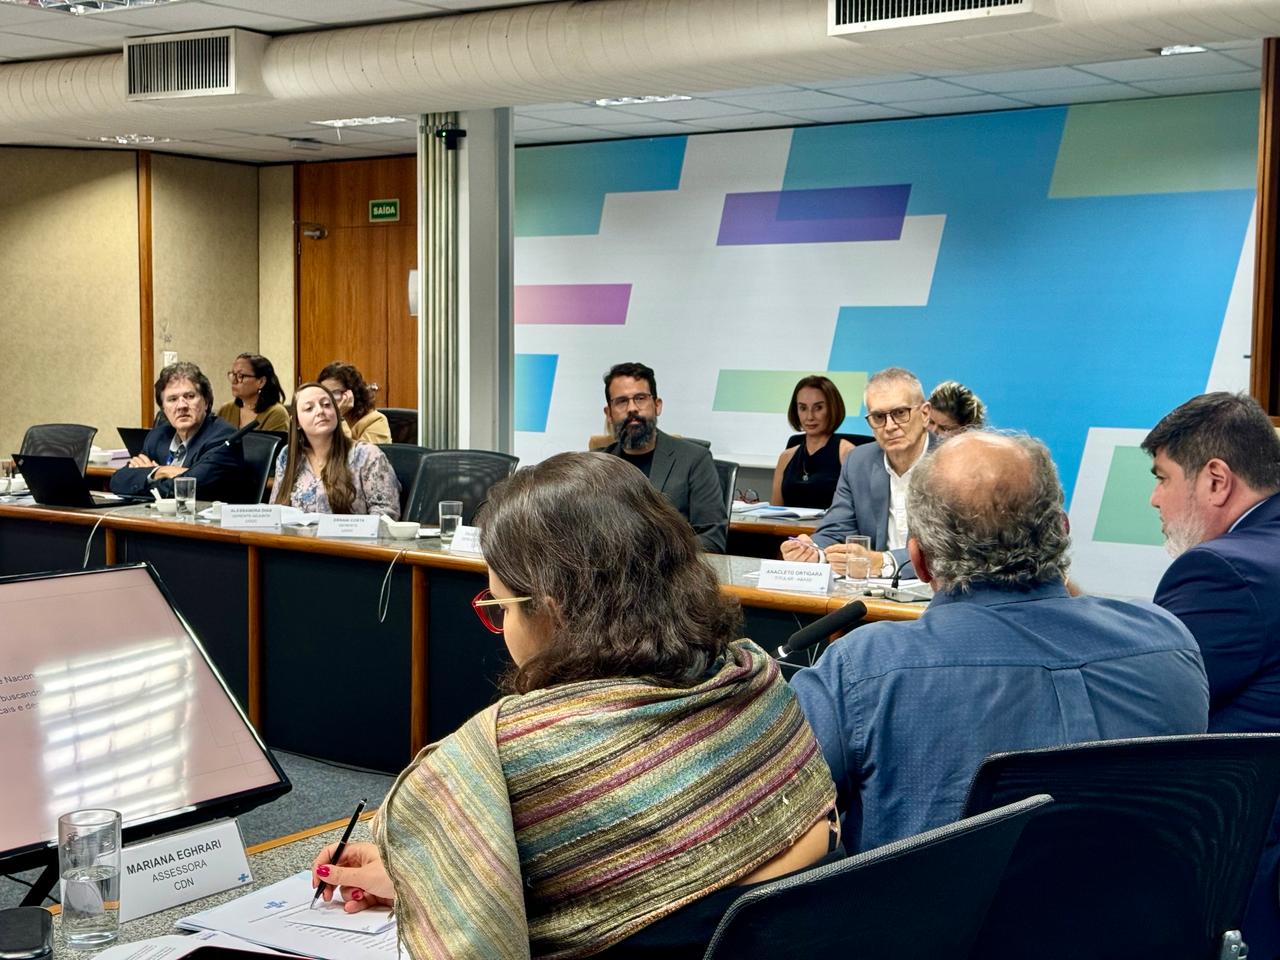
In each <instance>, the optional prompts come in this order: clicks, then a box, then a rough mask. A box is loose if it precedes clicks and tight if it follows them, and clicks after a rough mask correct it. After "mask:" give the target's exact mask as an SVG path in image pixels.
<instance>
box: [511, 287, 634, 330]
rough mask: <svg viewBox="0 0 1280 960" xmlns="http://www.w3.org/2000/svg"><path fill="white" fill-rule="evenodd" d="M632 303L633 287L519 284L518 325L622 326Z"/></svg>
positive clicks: (516, 303)
mask: <svg viewBox="0 0 1280 960" xmlns="http://www.w3.org/2000/svg"><path fill="white" fill-rule="evenodd" d="M630 303H631V284H629V283H540V284H517V285H516V296H515V321H516V323H554V324H589V325H604V326H621V325H622V324H624V323H626V322H627V307H628V306H629V305H630Z"/></svg>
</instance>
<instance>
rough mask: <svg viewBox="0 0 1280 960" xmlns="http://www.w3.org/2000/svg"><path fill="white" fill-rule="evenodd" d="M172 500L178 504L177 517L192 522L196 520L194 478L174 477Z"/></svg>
mask: <svg viewBox="0 0 1280 960" xmlns="http://www.w3.org/2000/svg"><path fill="white" fill-rule="evenodd" d="M173 499H174V500H176V501H177V502H178V516H179V518H185V519H190V520H194V519H195V518H196V478H195V477H174V478H173Z"/></svg>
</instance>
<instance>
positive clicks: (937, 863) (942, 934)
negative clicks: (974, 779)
mask: <svg viewBox="0 0 1280 960" xmlns="http://www.w3.org/2000/svg"><path fill="white" fill-rule="evenodd" d="M1050 804H1051V798H1050V797H1047V796H1041V797H1033V798H1030V799H1027V800H1023V801H1021V802H1019V803H1014V804H1010V805H1009V806H1007V807H1003V808H1001V809H999V810H992V811H990V812H989V813H984V814H981V815H980V816H976V817H971V818H969V819H967V820H961V821H960V822H958V823H953V824H949V825H948V826H945V827H939V828H938V829H936V830H930V831H928V832H927V833H922V834H919V835H918V836H914V837H908V838H907V839H906V840H899V841H897V842H895V843H890V844H888V845H886V846H883V847H877V848H876V849H875V850H868V851H866V852H865V853H860V854H858V855H857V856H853V857H848V858H847V859H844V860H841V861H839V862H837V863H832V864H827V865H825V866H821V867H815V868H813V869H812V870H806V871H804V872H803V873H798V874H793V875H792V876H789V877H784V878H783V879H781V880H775V881H774V882H773V883H767V884H763V885H761V886H759V887H756V888H755V889H754V890H751V891H749V892H748V893H744V894H743V895H742V896H741V897H739V898H738V899H737V900H735V901H734V902H733V903H732V904H731V905H730V906H729V909H728V910H727V911H725V915H724V917H723V918H722V919H721V920H720V925H719V926H718V927H717V928H716V932H715V935H714V936H713V937H712V938H711V944H710V946H708V947H707V952H706V955H705V956H704V958H703V960H729V958H733V960H739V958H742V957H814V958H830V960H835V958H837V957H850V958H864V957H865V958H868V960H869V958H879V957H919V958H921V960H924V958H931V960H944V958H945V960H963V958H965V957H968V956H969V949H970V947H971V945H972V943H973V938H974V937H975V936H976V935H977V932H978V928H979V927H980V926H981V924H982V918H983V916H984V915H985V914H986V912H987V907H988V906H989V905H990V903H991V898H992V896H994V894H995V892H996V889H997V887H998V886H999V884H1000V876H1001V874H1002V873H1003V872H1004V866H1005V863H1006V862H1007V861H1008V859H1009V854H1010V853H1011V852H1012V851H1013V848H1014V845H1015V844H1016V843H1017V841H1018V837H1019V836H1020V835H1021V834H1022V830H1023V827H1024V826H1025V825H1026V823H1027V821H1028V820H1029V819H1031V818H1032V817H1034V816H1035V815H1036V814H1038V813H1039V812H1040V811H1041V810H1042V809H1044V808H1045V807H1046V806H1049V805H1050Z"/></svg>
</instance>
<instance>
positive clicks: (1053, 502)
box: [907, 430, 1071, 593]
mask: <svg viewBox="0 0 1280 960" xmlns="http://www.w3.org/2000/svg"><path fill="white" fill-rule="evenodd" d="M984 434H986V435H996V436H1002V437H1004V438H1005V439H1007V440H1010V441H1012V442H1013V443H1014V444H1015V445H1016V446H1017V447H1018V448H1019V449H1020V450H1021V451H1022V452H1023V454H1025V455H1026V457H1027V459H1028V461H1029V467H1028V470H1027V471H1026V475H1025V476H1016V475H1015V476H1009V477H1006V478H1001V481H1000V482H997V483H995V484H993V485H990V486H987V487H984V488H982V490H981V491H980V492H979V493H978V495H977V496H976V497H975V496H971V495H970V496H966V495H965V492H964V491H962V490H959V489H957V487H956V485H955V484H954V483H951V482H949V481H948V478H946V477H942V476H939V474H938V470H937V462H938V454H937V453H933V454H930V455H929V456H926V457H925V458H924V459H923V460H921V461H920V463H919V464H918V465H917V466H916V467H915V469H914V470H912V471H911V482H910V486H909V488H908V492H907V511H908V515H909V516H910V525H911V536H912V537H913V538H914V539H915V540H916V541H917V543H918V544H919V546H920V550H921V552H922V553H923V554H924V556H925V560H926V561H927V562H928V565H929V571H930V573H932V574H933V577H934V579H935V580H936V581H937V582H938V584H939V586H941V588H942V589H944V590H958V591H960V592H962V593H963V592H967V591H968V590H969V589H970V588H971V587H973V586H974V585H976V584H991V585H993V586H999V587H1015V588H1022V589H1026V588H1030V587H1035V586H1040V585H1041V584H1047V583H1062V582H1064V581H1065V580H1066V578H1067V568H1068V567H1069V566H1070V562H1071V561H1070V559H1069V558H1068V556H1067V551H1068V550H1069V549H1070V546H1071V537H1070V535H1069V534H1068V533H1067V525H1066V522H1065V516H1064V514H1063V510H1062V484H1061V483H1060V482H1059V481H1058V471H1057V469H1056V468H1055V467H1054V465H1053V459H1052V458H1051V457H1050V456H1049V451H1048V449H1047V448H1046V447H1045V445H1044V444H1043V443H1041V442H1040V441H1039V440H1037V439H1035V438H1034V437H1027V436H1017V435H1010V434H995V433H994V431H977V430H975V431H970V432H969V433H967V434H965V436H967V437H968V436H975V435H977V436H981V435H984ZM954 443H955V441H948V443H947V444H946V445H945V447H940V448H939V450H940V451H941V450H946V449H947V448H951V449H952V450H954V449H955V448H954V447H953V446H952V445H953V444H954Z"/></svg>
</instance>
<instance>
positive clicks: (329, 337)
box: [295, 157, 418, 407]
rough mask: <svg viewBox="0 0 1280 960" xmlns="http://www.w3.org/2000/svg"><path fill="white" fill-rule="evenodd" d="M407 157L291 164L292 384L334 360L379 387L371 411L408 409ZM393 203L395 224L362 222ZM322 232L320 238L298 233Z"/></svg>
mask: <svg viewBox="0 0 1280 960" xmlns="http://www.w3.org/2000/svg"><path fill="white" fill-rule="evenodd" d="M415 164H416V161H415V159H414V158H413V157H394V158H391V159H385V160H353V161H342V162H335V163H314V164H305V165H299V167H298V168H297V170H296V174H295V178H296V179H295V182H296V183H297V184H298V192H297V208H298V217H297V219H298V323H297V334H298V340H297V342H298V378H299V380H304V381H305V380H310V379H312V378H314V377H315V375H316V374H317V373H319V372H320V369H321V368H322V367H323V366H324V365H325V364H327V363H329V362H330V361H333V360H346V361H347V362H349V363H354V364H355V365H356V366H357V367H359V368H360V372H361V373H363V374H364V378H365V379H366V380H367V381H369V382H370V383H377V384H378V385H379V391H378V405H379V406H382V407H416V406H417V397H418V387H417V376H418V372H417V371H418V362H417V356H418V351H417V322H416V321H415V320H414V318H412V317H410V316H409V304H408V297H407V293H406V291H407V284H408V276H409V271H410V270H411V269H413V268H414V267H415V266H416V265H417V256H418V254H417V215H416V211H417V194H416V190H415V182H416V171H415ZM388 198H395V199H398V200H399V201H400V220H399V221H395V222H378V223H371V222H370V221H369V201H371V200H384V199H388ZM314 227H323V229H324V231H325V234H326V235H325V236H324V238H323V239H314V238H311V237H307V236H305V235H304V232H305V231H306V230H308V229H311V228H314Z"/></svg>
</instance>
